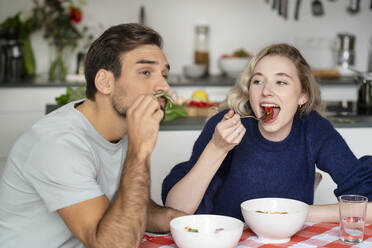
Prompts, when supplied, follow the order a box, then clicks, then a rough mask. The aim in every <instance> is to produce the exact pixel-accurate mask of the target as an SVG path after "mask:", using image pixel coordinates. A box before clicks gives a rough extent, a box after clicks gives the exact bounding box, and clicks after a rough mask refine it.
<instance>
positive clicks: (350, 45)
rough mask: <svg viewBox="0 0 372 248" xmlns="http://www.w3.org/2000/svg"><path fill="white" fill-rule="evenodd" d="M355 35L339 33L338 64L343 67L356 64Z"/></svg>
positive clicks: (337, 44) (337, 42)
mask: <svg viewBox="0 0 372 248" xmlns="http://www.w3.org/2000/svg"><path fill="white" fill-rule="evenodd" d="M354 48H355V36H354V35H353V34H349V33H339V34H337V39H336V64H337V66H338V67H341V68H342V69H347V68H348V67H350V66H353V65H354V61H355V50H354Z"/></svg>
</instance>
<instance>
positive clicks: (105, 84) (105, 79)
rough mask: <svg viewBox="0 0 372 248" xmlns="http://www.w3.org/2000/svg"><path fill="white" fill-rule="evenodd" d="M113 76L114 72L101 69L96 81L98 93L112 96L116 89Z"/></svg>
mask: <svg viewBox="0 0 372 248" xmlns="http://www.w3.org/2000/svg"><path fill="white" fill-rule="evenodd" d="M113 76H114V75H113V74H112V72H110V71H108V70H105V69H99V70H98V72H97V74H96V78H95V79H94V83H95V85H96V88H97V91H98V92H100V93H102V94H104V95H108V94H111V92H112V91H113V88H114V80H113V79H114V77H113Z"/></svg>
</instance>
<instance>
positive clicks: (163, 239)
mask: <svg viewBox="0 0 372 248" xmlns="http://www.w3.org/2000/svg"><path fill="white" fill-rule="evenodd" d="M338 230H339V226H338V223H325V222H320V223H313V222H306V223H305V224H304V227H303V229H302V230H301V231H299V232H298V233H296V234H295V235H294V236H293V237H292V238H291V240H290V241H289V242H288V243H283V244H263V243H261V242H259V241H258V239H257V237H256V235H255V234H254V233H253V232H252V231H251V230H250V229H249V228H248V227H245V228H244V230H243V234H242V237H241V238H240V241H239V244H238V246H237V248H245V247H252V248H253V247H254V248H256V247H260V248H275V247H293V248H295V247H296V248H297V247H307V248H310V247H328V248H346V247H359V248H367V247H372V224H369V225H366V232H365V235H364V240H363V242H362V243H359V244H357V245H348V244H345V243H343V242H341V241H340V240H338ZM176 247H177V246H176V245H175V244H174V241H173V239H172V236H171V235H170V234H169V233H168V234H164V235H152V234H145V235H144V237H143V240H142V242H141V245H140V246H139V248H176Z"/></svg>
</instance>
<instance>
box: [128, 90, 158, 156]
mask: <svg viewBox="0 0 372 248" xmlns="http://www.w3.org/2000/svg"><path fill="white" fill-rule="evenodd" d="M163 116H164V112H163V110H162V109H161V107H160V104H159V102H158V100H157V98H156V97H155V96H153V95H141V96H139V97H138V98H137V99H136V100H135V101H134V103H133V105H132V106H131V107H130V108H129V109H128V111H127V124H128V136H129V145H130V149H132V151H133V152H134V153H135V154H137V156H139V157H141V158H144V157H148V156H149V155H150V154H151V153H152V151H153V149H154V146H155V143H156V140H157V137H158V133H159V125H160V121H161V120H162V119H163Z"/></svg>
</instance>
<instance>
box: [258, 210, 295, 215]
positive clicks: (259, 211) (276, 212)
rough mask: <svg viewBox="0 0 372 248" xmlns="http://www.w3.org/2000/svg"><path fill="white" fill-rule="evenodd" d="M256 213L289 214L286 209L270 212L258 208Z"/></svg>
mask: <svg viewBox="0 0 372 248" xmlns="http://www.w3.org/2000/svg"><path fill="white" fill-rule="evenodd" d="M256 213H260V214H288V212H285V211H274V212H269V211H262V210H256Z"/></svg>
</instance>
